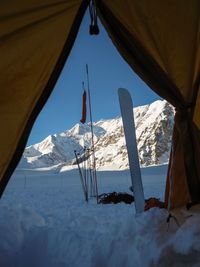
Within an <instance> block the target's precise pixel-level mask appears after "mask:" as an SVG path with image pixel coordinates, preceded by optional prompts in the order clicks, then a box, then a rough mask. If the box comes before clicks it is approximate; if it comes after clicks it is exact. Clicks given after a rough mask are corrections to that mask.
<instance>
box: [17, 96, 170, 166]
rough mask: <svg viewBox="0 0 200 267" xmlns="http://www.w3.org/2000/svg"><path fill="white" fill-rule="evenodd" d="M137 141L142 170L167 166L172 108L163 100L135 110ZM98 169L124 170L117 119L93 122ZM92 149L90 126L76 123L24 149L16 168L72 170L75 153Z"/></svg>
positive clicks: (125, 161) (124, 154)
mask: <svg viewBox="0 0 200 267" xmlns="http://www.w3.org/2000/svg"><path fill="white" fill-rule="evenodd" d="M134 117H135V126H136V137H137V142H138V151H139V158H140V164H141V166H152V165H159V164H163V163H167V162H168V158H169V153H170V147H171V136H172V129H173V117H174V108H173V107H172V106H171V105H170V104H169V103H168V102H167V101H165V100H157V101H155V102H153V103H151V104H148V105H144V106H140V107H136V108H134ZM93 129H94V143H95V157H96V166H97V169H101V168H104V169H106V168H107V169H110V168H111V169H113V168H114V169H127V168H128V158H127V150H126V145H125V138H124V132H123V126H122V119H121V117H120V116H118V117H116V118H112V119H107V120H100V121H97V122H94V124H93ZM90 146H91V131H90V125H89V123H88V124H85V125H83V124H79V123H77V124H76V125H74V126H73V127H72V128H71V129H69V130H67V131H65V132H61V133H57V134H53V135H49V136H47V137H46V138H45V139H44V140H43V141H42V142H40V143H37V144H34V145H31V146H28V147H26V148H25V151H24V153H23V156H22V159H21V161H20V163H19V165H18V168H30V169H35V168H47V167H52V166H54V165H55V166H57V167H58V168H62V166H65V165H66V166H71V165H72V164H74V162H75V155H74V150H76V151H78V152H80V154H81V153H82V151H83V150H84V147H86V148H88V147H90Z"/></svg>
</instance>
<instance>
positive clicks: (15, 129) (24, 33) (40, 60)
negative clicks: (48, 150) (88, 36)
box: [0, 0, 88, 195]
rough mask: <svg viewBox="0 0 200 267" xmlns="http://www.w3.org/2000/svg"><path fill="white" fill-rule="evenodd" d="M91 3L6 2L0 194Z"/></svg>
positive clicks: (1, 6) (0, 63) (0, 42)
mask: <svg viewBox="0 0 200 267" xmlns="http://www.w3.org/2000/svg"><path fill="white" fill-rule="evenodd" d="M87 5H88V1H81V0H68V1H57V0H43V1H41V0H27V1H24V0H15V1H11V0H6V1H1V2H0V75H1V79H0V96H1V97H0V114H1V115H0V125H1V131H0V155H1V157H0V195H1V194H2V192H3V190H4V188H5V186H6V184H7V182H8V180H9V177H10V175H11V174H12V172H13V170H14V168H15V167H16V165H17V163H18V161H19V159H20V157H21V155H22V152H23V149H24V147H25V144H26V141H27V138H28V135H29V133H30V130H31V127H32V125H33V123H34V120H35V118H36V116H37V115H38V113H39V111H40V110H41V108H42V107H43V105H44V104H45V102H46V100H47V98H48V96H49V95H50V93H51V91H52V89H53V87H54V85H55V83H56V81H57V78H58V76H59V74H60V72H61V70H62V67H63V65H64V63H65V61H66V59H67V56H68V54H69V52H70V50H71V47H72V45H73V43H74V40H75V37H76V34H77V32H78V29H79V26H80V23H81V20H82V17H83V15H84V13H85V10H86V8H87Z"/></svg>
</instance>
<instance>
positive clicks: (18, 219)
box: [0, 165, 200, 267]
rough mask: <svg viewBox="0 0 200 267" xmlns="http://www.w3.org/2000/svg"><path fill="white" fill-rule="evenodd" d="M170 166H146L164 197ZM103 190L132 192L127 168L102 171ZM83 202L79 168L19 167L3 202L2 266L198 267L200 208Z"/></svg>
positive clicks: (146, 176) (151, 184)
mask: <svg viewBox="0 0 200 267" xmlns="http://www.w3.org/2000/svg"><path fill="white" fill-rule="evenodd" d="M166 170H167V166H165V165H164V166H158V167H149V168H143V169H142V178H143V184H144V192H145V197H146V198H148V197H152V196H154V197H158V198H161V199H163V196H164V188H165V176H166ZM97 176H98V182H99V193H105V192H113V191H116V192H128V193H130V191H129V186H130V176H129V171H99V172H98V173H97ZM195 209H196V207H194V208H192V209H191V210H189V211H186V209H181V210H179V211H177V212H176V213H175V216H176V218H177V221H178V224H177V223H176V221H175V220H174V219H173V218H172V219H171V220H170V223H169V224H168V223H167V222H166V220H167V217H168V212H167V211H166V210H164V209H157V208H153V209H151V210H149V211H147V212H144V213H142V214H139V215H135V209H134V204H131V205H127V204H117V205H114V204H109V205H102V204H98V205H97V204H96V201H95V199H91V200H90V201H89V203H86V202H85V201H84V197H83V193H82V191H81V184H80V180H79V175H78V171H77V170H71V171H63V172H62V173H56V171H53V170H48V169H46V170H44V171H37V170H32V171H30V170H19V169H18V170H17V171H16V172H15V173H14V174H13V176H12V178H11V180H10V182H9V185H8V186H7V188H6V191H5V193H4V195H3V197H2V198H1V200H0V266H1V267H68V266H69V267H107V266H108V267H129V266H130V267H133V266H137V267H140V266H144V267H145V266H151V267H153V266H170V267H172V266H196V267H197V266H200V213H198V211H197V212H196V213H195Z"/></svg>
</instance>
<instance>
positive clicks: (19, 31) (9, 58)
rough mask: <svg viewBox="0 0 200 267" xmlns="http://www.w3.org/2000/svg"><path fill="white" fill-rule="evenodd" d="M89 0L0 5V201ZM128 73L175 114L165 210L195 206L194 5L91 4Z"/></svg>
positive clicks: (199, 50)
mask: <svg viewBox="0 0 200 267" xmlns="http://www.w3.org/2000/svg"><path fill="white" fill-rule="evenodd" d="M89 2H90V1H88V0H82V1H81V0H43V1H40V0H26V1H24V0H16V1H14V2H13V1H11V0H6V1H1V2H0V53H1V55H0V59H1V60H0V71H1V72H0V73H1V79H0V94H1V98H0V101H1V105H0V114H1V115H0V125H1V131H0V151H1V157H0V195H2V193H3V191H4V189H5V187H6V184H7V182H8V181H9V178H10V176H11V175H12V173H13V171H14V169H15V167H16V166H17V163H18V162H19V160H20V157H21V155H22V153H23V150H24V147H25V145H26V141H27V139H28V135H29V133H30V131H31V127H32V125H33V123H34V121H35V119H36V117H37V115H38V114H39V112H40V110H41V109H42V107H43V106H44V104H45V102H46V101H47V99H48V97H49V95H50V94H51V92H52V90H53V88H54V85H55V83H56V81H57V79H58V77H59V74H60V72H61V70H62V68H63V66H64V64H65V62H66V60H67V57H68V55H69V52H70V50H71V48H72V46H73V43H74V41H75V38H76V35H77V32H78V29H79V26H80V23H81V21H82V18H83V15H84V13H85V11H86V8H87V7H88V5H89ZM92 3H93V4H94V6H95V8H96V11H97V14H98V17H99V18H100V19H101V21H102V23H103V25H104V26H105V28H106V30H107V32H108V34H109V35H110V37H111V39H112V41H113V43H114V44H115V46H116V47H117V49H118V50H119V52H120V53H121V55H122V56H123V57H124V59H125V60H126V61H127V62H128V64H129V65H130V66H131V67H132V69H133V70H134V71H135V72H136V73H137V74H138V75H139V76H140V77H141V78H142V79H143V80H144V81H145V82H146V83H147V84H148V85H149V86H150V87H151V88H152V90H154V91H155V92H156V93H157V94H159V95H160V96H161V97H163V98H164V99H166V100H168V101H169V102H170V103H171V104H172V105H173V106H174V107H175V108H176V115H175V125H174V132H173V139H172V149H171V155H170V162H169V167H168V173H167V179H166V181H167V182H166V194H165V202H166V205H168V208H169V209H172V208H176V207H179V206H181V205H185V204H187V203H188V202H192V203H199V202H200V164H199V163H198V160H199V158H200V90H199V87H200V1H198V0H190V1H187V0H166V1H160V0H152V1H148V0H140V1H138V0H126V1H121V0H97V1H92Z"/></svg>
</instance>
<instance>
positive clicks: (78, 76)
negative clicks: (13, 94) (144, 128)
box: [28, 12, 159, 145]
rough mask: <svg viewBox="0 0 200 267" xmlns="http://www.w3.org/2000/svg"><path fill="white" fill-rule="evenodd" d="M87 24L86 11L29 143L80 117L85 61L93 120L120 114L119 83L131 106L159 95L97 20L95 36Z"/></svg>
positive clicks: (74, 122) (65, 126)
mask: <svg viewBox="0 0 200 267" xmlns="http://www.w3.org/2000/svg"><path fill="white" fill-rule="evenodd" d="M89 24H90V18H89V14H88V12H86V14H85V16H84V19H83V21H82V24H81V27H80V30H79V33H78V36H77V39H76V41H75V44H74V46H73V48H72V51H71V53H70V55H69V58H68V60H67V63H66V64H65V67H64V69H63V71H62V74H61V76H60V78H59V80H58V82H57V84H56V86H55V89H54V91H53V92H52V94H51V96H50V98H49V100H48V102H47V103H46V105H45V107H44V108H43V110H42V111H41V113H40V114H39V116H38V118H37V120H36V122H35V124H34V126H33V129H32V132H31V135H30V137H29V141H28V145H31V144H35V143H37V142H40V141H42V140H43V139H44V138H45V137H47V136H48V135H50V134H54V133H59V132H62V131H66V130H68V129H70V128H71V127H73V126H74V125H75V124H76V123H78V122H79V121H80V118H81V112H82V82H83V81H84V82H85V84H87V79H86V78H87V76H86V70H85V66H86V64H88V66H89V77H90V91H91V102H92V112H93V121H98V120H100V119H109V118H114V117H116V116H118V115H120V109H119V103H118V96H117V89H118V88H119V87H122V88H127V89H128V90H129V91H130V93H131V95H132V98H133V105H134V106H140V105H144V104H148V103H151V102H153V101H155V100H156V99H159V96H157V95H156V94H155V93H153V91H152V90H151V89H150V88H149V87H148V86H147V85H146V84H145V83H144V82H143V81H142V80H141V79H140V78H139V77H138V76H137V75H136V74H135V73H134V72H133V71H132V69H131V68H130V67H129V66H128V64H127V63H126V62H125V61H124V60H123V58H122V57H121V56H120V54H119V53H118V51H117V49H116V48H115V46H114V45H113V44H112V41H111V40H110V38H109V37H108V35H107V33H106V31H105V29H104V28H103V26H102V25H101V24H100V22H99V26H100V34H99V35H97V36H90V35H89ZM88 115H89V114H88ZM88 119H89V116H88Z"/></svg>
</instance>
